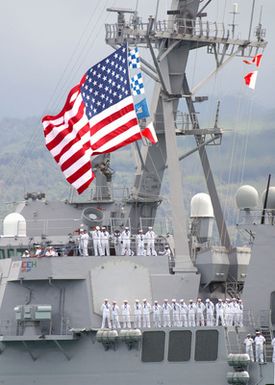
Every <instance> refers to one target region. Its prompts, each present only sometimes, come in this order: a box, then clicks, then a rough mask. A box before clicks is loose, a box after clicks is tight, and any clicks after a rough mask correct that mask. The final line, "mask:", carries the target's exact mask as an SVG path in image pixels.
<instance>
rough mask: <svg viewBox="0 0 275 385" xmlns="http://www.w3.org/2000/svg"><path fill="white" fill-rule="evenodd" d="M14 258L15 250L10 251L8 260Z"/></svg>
mask: <svg viewBox="0 0 275 385" xmlns="http://www.w3.org/2000/svg"><path fill="white" fill-rule="evenodd" d="M11 257H14V249H8V258H11Z"/></svg>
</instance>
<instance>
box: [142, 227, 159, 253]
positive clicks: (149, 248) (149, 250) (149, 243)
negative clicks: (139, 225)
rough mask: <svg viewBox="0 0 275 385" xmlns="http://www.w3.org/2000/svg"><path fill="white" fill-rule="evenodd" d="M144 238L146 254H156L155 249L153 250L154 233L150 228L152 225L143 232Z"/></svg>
mask: <svg viewBox="0 0 275 385" xmlns="http://www.w3.org/2000/svg"><path fill="white" fill-rule="evenodd" d="M145 238H146V242H147V250H146V254H147V255H157V253H156V250H155V238H156V234H155V232H154V231H153V230H152V227H148V231H147V233H146V234H145Z"/></svg>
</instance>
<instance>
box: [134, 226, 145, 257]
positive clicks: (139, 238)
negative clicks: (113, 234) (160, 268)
mask: <svg viewBox="0 0 275 385" xmlns="http://www.w3.org/2000/svg"><path fill="white" fill-rule="evenodd" d="M144 240H145V235H144V234H143V230H142V229H140V230H138V234H137V235H136V247H137V255H144V254H145V249H144Z"/></svg>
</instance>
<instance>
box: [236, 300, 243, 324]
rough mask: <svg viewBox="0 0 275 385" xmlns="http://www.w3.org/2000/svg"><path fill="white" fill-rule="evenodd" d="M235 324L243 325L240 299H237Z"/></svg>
mask: <svg viewBox="0 0 275 385" xmlns="http://www.w3.org/2000/svg"><path fill="white" fill-rule="evenodd" d="M236 326H240V327H243V303H242V300H241V299H240V300H239V301H238V311H237V319H236Z"/></svg>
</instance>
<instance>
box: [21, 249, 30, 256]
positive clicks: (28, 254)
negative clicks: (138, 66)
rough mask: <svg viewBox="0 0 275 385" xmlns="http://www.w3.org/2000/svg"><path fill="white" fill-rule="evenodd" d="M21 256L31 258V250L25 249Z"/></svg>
mask: <svg viewBox="0 0 275 385" xmlns="http://www.w3.org/2000/svg"><path fill="white" fill-rule="evenodd" d="M21 258H30V252H29V250H25V251H24V253H23V254H22V255H21Z"/></svg>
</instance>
